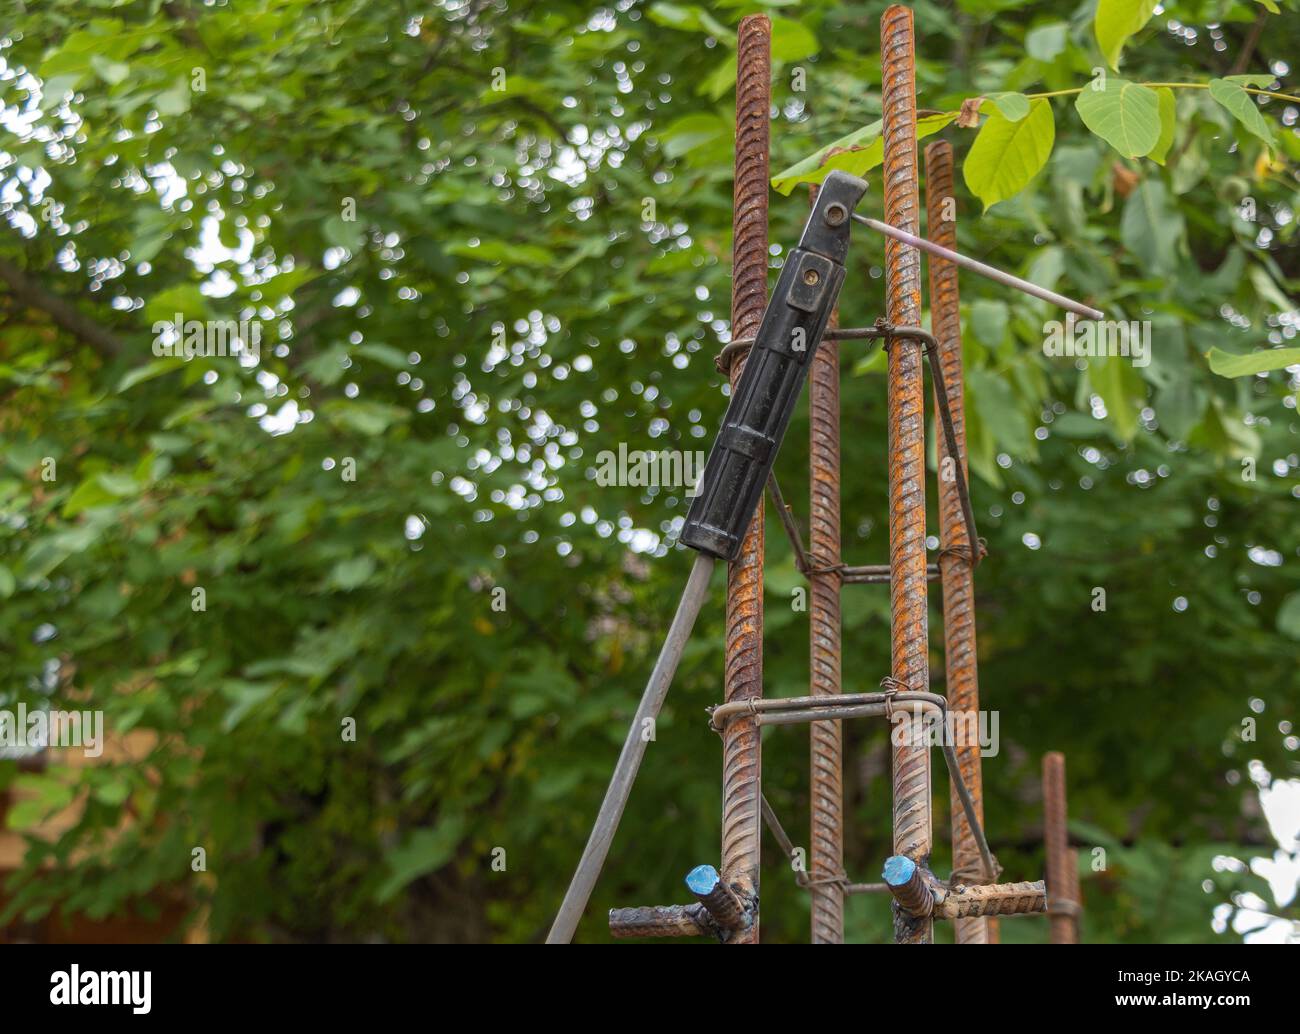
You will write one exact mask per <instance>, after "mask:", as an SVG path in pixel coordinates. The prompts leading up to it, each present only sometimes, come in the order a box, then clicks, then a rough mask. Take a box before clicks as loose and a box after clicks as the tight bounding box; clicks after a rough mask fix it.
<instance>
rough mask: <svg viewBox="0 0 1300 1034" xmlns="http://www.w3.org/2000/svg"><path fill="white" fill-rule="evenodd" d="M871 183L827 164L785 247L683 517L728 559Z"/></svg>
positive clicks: (790, 406)
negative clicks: (794, 241)
mask: <svg viewBox="0 0 1300 1034" xmlns="http://www.w3.org/2000/svg"><path fill="white" fill-rule="evenodd" d="M866 190H867V184H866V183H865V182H864V181H863V180H860V179H858V178H857V177H856V176H850V175H849V174H848V173H846V172H840V171H838V170H837V171H834V172H832V173H830V174H829V175H828V176H827V177H826V181H825V182H824V183H823V184H822V186H821V189H820V191H818V194H817V202H816V204H815V205H814V206H813V210H812V212H811V213H810V214H809V216H808V222H807V224H806V225H805V226H804V231H803V236H802V237H801V238H800V239H799V246H798V247H797V248H795V249H794V250H793V251H792V252H790V254H789V255H788V256H787V257H786V261H785V265H784V267H783V268H782V270H781V276H780V279H778V280H777V284H776V289H775V290H774V291H773V292H772V298H771V300H770V301H769V302H768V305H767V309H766V310H765V311H764V313H763V321H762V323H761V324H760V326H759V328H758V334H757V335H756V336H755V338H754V343H753V345H752V346H751V348H750V351H749V355H748V358H747V359H746V360H745V368H744V370H743V371H742V372H741V375H740V381H739V383H738V384H737V385H736V390H735V392H734V394H733V395H732V396H731V401H730V402H729V403H728V405H727V412H726V415H725V416H724V417H723V418H722V428H721V430H719V432H718V436H717V438H715V439H714V442H713V448H712V450H711V451H710V452H709V459H708V462H707V463H706V464H705V467H704V474H703V477H701V479H700V486H701V489H700V494H699V495H698V496H696V497H695V499H694V500H693V501H692V503H691V508H690V511H689V512H688V513H687V515H686V523H685V524H684V525H683V527H682V532H681V536H680V541H681V542H682V543H684V544H685V545H687V546H690V547H691V548H692V549H696V550H699V551H700V552H702V553H707V554H709V555H710V556H715V557H718V558H719V559H722V560H734V559H735V558H736V556H737V555H738V554H739V553H740V546H741V542H742V541H743V539H744V537H745V531H746V529H747V528H748V527H749V522H750V519H751V518H752V517H753V515H754V510H755V508H756V507H757V506H758V501H759V499H760V497H761V496H762V494H763V489H764V486H765V485H766V484H767V478H768V475H769V474H770V473H771V471H772V465H773V464H774V463H775V462H776V454H777V452H778V451H779V450H780V448H781V439H782V438H783V437H784V436H785V429H786V426H787V425H788V424H789V423H790V416H791V414H792V413H793V412H794V409H795V406H796V405H797V404H798V402H799V395H800V392H801V391H802V390H803V384H804V381H805V380H806V379H807V377H808V371H809V369H810V368H811V366H812V357H813V355H814V354H815V353H816V351H817V348H818V346H819V345H820V344H821V340H822V335H823V334H824V333H825V331H826V324H827V322H828V321H829V320H830V316H831V312H832V310H833V309H834V308H835V303H836V301H837V300H838V298H839V295H840V288H841V287H842V286H843V284H844V263H845V260H846V258H847V257H848V251H849V233H850V227H851V226H852V222H851V219H850V216H851V215H852V213H853V209H854V207H855V206H856V205H857V203H858V202H859V201H860V200H861V199H862V195H863V194H865V193H866Z"/></svg>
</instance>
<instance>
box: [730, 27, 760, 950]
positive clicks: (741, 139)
mask: <svg viewBox="0 0 1300 1034" xmlns="http://www.w3.org/2000/svg"><path fill="white" fill-rule="evenodd" d="M771 47H772V26H771V22H770V21H769V20H768V19H767V17H766V16H765V15H759V14H756V15H750V16H748V17H746V18H743V19H742V20H741V22H740V28H739V31H738V33H737V39H736V62H737V64H736V68H737V71H736V156H735V186H734V197H733V205H734V208H733V214H732V230H733V243H732V274H731V332H732V334H733V335H734V336H737V337H752V336H753V335H754V334H756V333H757V332H758V326H759V324H760V323H761V322H762V318H763V309H764V307H765V305H766V301H767V180H768V145H769V128H770V127H769V122H770V119H771V103H772V86H771V80H772V76H771V70H772V60H771ZM744 365H745V364H744V357H743V356H741V357H739V360H738V361H736V362H733V363H732V364H731V371H730V372H731V386H732V388H733V390H734V389H735V386H736V383H737V381H738V380H739V378H740V373H741V370H742V369H743V368H744ZM723 692H724V697H725V699H726V700H728V701H732V700H752V699H757V698H758V697H760V696H762V695H763V509H762V507H761V506H760V507H759V509H758V511H757V512H756V513H755V514H754V520H753V523H752V524H750V527H749V531H748V533H747V534H746V535H745V541H744V543H743V544H742V546H741V550H740V556H739V557H738V558H737V560H736V562H735V563H732V564H729V565H728V567H727V644H726V671H725V675H724V684H723ZM759 748H760V732H759V728H758V723H757V722H756V721H754V720H752V719H741V720H738V721H735V722H731V723H729V724H728V725H727V728H726V730H725V732H724V735H723V740H722V872H723V876H724V878H725V879H726V880H727V881H728V883H736V884H739V885H740V886H741V887H742V888H744V890H745V891H746V892H747V893H749V894H750V895H751V896H752V897H754V898H757V897H758V889H759V887H758V882H759V880H758V875H759V857H760V855H759V851H760V841H759V836H760V833H761V822H762V820H761V806H760V801H761V797H762V793H761V782H760V780H761V773H762V763H761V757H760V753H759ZM730 943H732V944H756V943H758V916H757V914H756V915H755V916H754V920H753V922H752V923H751V924H750V925H749V926H748V927H747V928H746V929H744V930H742V931H739V932H737V934H736V935H735V936H734V937H733V938H731V940H730Z"/></svg>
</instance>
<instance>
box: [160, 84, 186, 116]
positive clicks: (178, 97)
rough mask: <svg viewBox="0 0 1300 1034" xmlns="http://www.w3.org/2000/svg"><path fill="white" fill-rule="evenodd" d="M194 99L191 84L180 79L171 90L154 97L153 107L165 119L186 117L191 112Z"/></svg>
mask: <svg viewBox="0 0 1300 1034" xmlns="http://www.w3.org/2000/svg"><path fill="white" fill-rule="evenodd" d="M192 99H193V92H192V91H191V90H190V84H189V83H188V82H186V81H185V80H184V79H179V80H177V81H176V83H175V84H174V85H173V86H172V87H171V88H170V89H167V90H164V91H163V92H162V93H160V94H158V95H157V96H155V97H154V99H153V106H154V107H155V108H157V109H158V114H159V115H162V116H164V117H166V116H168V115H184V114H185V113H186V112H187V111H189V110H190V101H191V100H192Z"/></svg>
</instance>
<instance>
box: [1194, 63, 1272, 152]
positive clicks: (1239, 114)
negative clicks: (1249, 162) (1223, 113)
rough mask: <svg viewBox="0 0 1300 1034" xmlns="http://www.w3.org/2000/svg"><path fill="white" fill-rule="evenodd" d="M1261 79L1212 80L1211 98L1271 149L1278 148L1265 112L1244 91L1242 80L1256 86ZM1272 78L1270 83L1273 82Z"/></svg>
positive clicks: (1269, 80) (1257, 77)
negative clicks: (1255, 83)
mask: <svg viewBox="0 0 1300 1034" xmlns="http://www.w3.org/2000/svg"><path fill="white" fill-rule="evenodd" d="M1259 78H1261V77H1259V76H1233V77H1232V78H1230V79H1211V80H1210V96H1211V97H1213V98H1214V99H1215V100H1216V101H1218V102H1219V103H1220V104H1222V105H1223V106H1224V107H1225V108H1227V109H1228V111H1230V112H1231V113H1232V115H1233V117H1234V118H1236V119H1237V121H1238V122H1240V123H1241V124H1242V125H1243V126H1245V127H1246V129H1247V130H1249V131H1250V132H1251V133H1253V134H1254V135H1255V136H1257V137H1259V139H1261V140H1263V141H1264V143H1266V144H1268V146H1269V147H1276V146H1277V140H1276V138H1275V137H1274V136H1273V127H1272V125H1270V124H1269V121H1268V119H1266V118H1265V117H1264V114H1263V112H1261V111H1260V110H1259V105H1257V104H1256V103H1255V98H1254V97H1252V96H1251V95H1250V94H1248V93H1247V92H1246V91H1245V90H1244V89H1242V82H1241V80H1250V82H1249V83H1248V84H1247V85H1254V82H1256V81H1258V79H1259ZM1272 81H1273V79H1272V77H1271V76H1270V77H1269V79H1268V82H1272Z"/></svg>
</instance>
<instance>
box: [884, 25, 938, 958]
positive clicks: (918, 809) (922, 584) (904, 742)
mask: <svg viewBox="0 0 1300 1034" xmlns="http://www.w3.org/2000/svg"><path fill="white" fill-rule="evenodd" d="M880 55H881V72H882V87H881V91H882V102H883V106H884V158H885V161H884V192H885V221H886V222H888V223H889V224H890V225H892V226H896V227H899V228H900V229H903V230H907V231H908V232H910V233H919V232H920V227H919V217H920V212H919V209H920V203H919V198H918V193H917V160H916V53H915V40H914V38H913V34H912V12H911V10H910V9H909V8H907V7H904V6H902V5H899V4H895V5H893V6H891V7H889V8H887V9H886V10H885V13H884V14H883V15H882V16H881V19H880ZM885 290H886V298H887V304H886V316H887V318H888V319H889V322H890V323H893V324H896V325H900V324H905V325H908V326H915V325H916V324H918V323H920V318H921V256H920V252H918V251H917V250H916V249H914V248H910V247H907V246H906V245H904V244H901V243H900V242H898V241H896V240H893V239H889V240H886V242H885ZM921 349H922V346H921V343H920V342H918V341H915V340H910V339H896V340H894V341H893V343H892V345H891V347H890V349H889V376H888V384H889V413H888V421H889V566H890V572H891V574H890V586H889V604H890V617H891V621H890V627H891V651H890V655H891V662H892V663H891V671H892V675H893V678H894V679H896V680H897V681H899V682H901V683H904V684H906V685H907V686H909V687H910V688H912V689H916V690H925V689H928V688H929V684H930V673H929V661H928V657H927V648H928V647H927V630H926V576H925V574H926V572H925V568H926V562H925V398H924V381H923V379H922V376H923V375H922V367H921ZM905 722H906V723H907V725H908V726H909V729H908V732H909V733H910V735H906V736H903V737H900V740H901V742H899V743H896V744H895V745H894V746H893V791H894V853H895V854H896V855H906V856H907V857H909V858H911V859H912V860H913V861H915V862H918V863H921V864H922V865H925V864H927V863H928V860H929V857H930V849H931V836H932V834H931V820H930V752H929V750H928V748H927V747H926V746H925V745H924V743H923V742H922V738H921V718H920V717H913V718H908V719H905ZM894 939H895V940H896V941H898V942H900V943H911V944H928V943H930V942H931V941H932V940H933V928H932V925H931V923H930V921H929V919H928V918H921V919H914V918H912V917H909V916H907V915H906V914H905V913H904V912H903V910H902V909H901V908H900V907H899V906H898V903H897V902H895V908H894Z"/></svg>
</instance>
